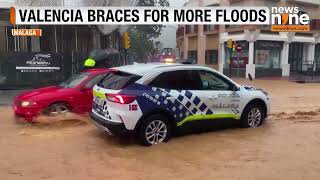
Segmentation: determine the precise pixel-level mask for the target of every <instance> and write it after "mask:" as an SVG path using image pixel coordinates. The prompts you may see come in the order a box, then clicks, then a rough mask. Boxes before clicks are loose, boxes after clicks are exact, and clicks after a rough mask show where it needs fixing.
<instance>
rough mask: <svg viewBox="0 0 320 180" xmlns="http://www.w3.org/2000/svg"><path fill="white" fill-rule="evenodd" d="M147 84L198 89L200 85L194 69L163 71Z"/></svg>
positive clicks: (178, 88)
mask: <svg viewBox="0 0 320 180" xmlns="http://www.w3.org/2000/svg"><path fill="white" fill-rule="evenodd" d="M149 85H150V86H155V87H159V88H164V89H177V90H182V89H189V90H200V89H201V87H202V85H201V81H200V78H199V74H198V73H197V71H194V70H179V71H170V72H165V73H162V74H160V75H158V76H157V77H156V78H155V79H154V80H153V81H152V82H151V83H150V84H149Z"/></svg>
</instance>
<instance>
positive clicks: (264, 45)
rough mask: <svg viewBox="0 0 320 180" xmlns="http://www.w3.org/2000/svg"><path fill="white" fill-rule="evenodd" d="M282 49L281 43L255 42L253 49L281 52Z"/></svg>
mask: <svg viewBox="0 0 320 180" xmlns="http://www.w3.org/2000/svg"><path fill="white" fill-rule="evenodd" d="M282 47H283V42H282V41H257V42H255V49H261V50H281V49H282Z"/></svg>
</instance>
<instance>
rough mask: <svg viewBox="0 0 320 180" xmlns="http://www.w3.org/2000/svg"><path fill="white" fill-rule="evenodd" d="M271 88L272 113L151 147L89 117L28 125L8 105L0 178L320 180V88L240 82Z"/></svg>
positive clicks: (0, 126) (1, 126)
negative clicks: (257, 121)
mask: <svg viewBox="0 0 320 180" xmlns="http://www.w3.org/2000/svg"><path fill="white" fill-rule="evenodd" d="M237 81H238V82H240V83H242V84H247V85H255V86H257V87H261V88H264V89H266V90H267V91H268V92H269V94H270V96H271V99H272V106H271V107H272V110H271V113H272V115H271V116H270V117H269V118H268V119H267V121H266V122H265V124H264V125H263V126H260V127H259V128H254V129H241V128H231V129H224V130H218V131H212V132H208V133H201V134H192V135H187V136H181V137H176V138H173V139H172V140H171V141H169V142H168V143H164V144H160V145H156V146H152V147H143V146H140V145H138V144H137V143H136V142H135V141H134V140H132V139H124V138H117V137H110V136H106V135H105V134H104V133H102V132H100V131H98V130H97V129H96V127H94V126H93V125H92V124H91V123H90V122H88V120H87V119H86V118H84V117H76V116H70V117H65V118H63V119H61V120H57V121H54V122H50V121H49V122H47V123H36V124H25V123H17V122H15V121H14V119H13V115H12V111H11V109H10V108H9V107H5V106H2V107H0V115H1V123H0V132H1V136H0V177H1V179H4V180H19V179H23V180H37V179H53V180H54V179H70V177H72V179H77V180H88V179H117V180H118V179H130V180H132V179H133V180H134V179H181V180H184V179H195V180H196V179H210V180H212V179H246V180H247V179H249V180H250V179H268V180H269V179H315V178H316V177H319V176H320V156H319V152H320V94H319V92H320V84H297V83H290V82H287V81H283V80H277V81H274V80H273V81H271V80H256V81H254V82H249V81H244V80H237Z"/></svg>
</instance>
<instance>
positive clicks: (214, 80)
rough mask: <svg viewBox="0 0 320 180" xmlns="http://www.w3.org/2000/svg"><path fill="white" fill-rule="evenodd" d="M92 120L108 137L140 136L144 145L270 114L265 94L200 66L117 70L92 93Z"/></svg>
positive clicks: (255, 123)
mask: <svg viewBox="0 0 320 180" xmlns="http://www.w3.org/2000/svg"><path fill="white" fill-rule="evenodd" d="M93 95H94V100H93V101H94V102H93V109H92V113H91V119H92V121H93V122H94V124H95V125H96V126H98V127H99V128H102V129H103V130H104V131H106V132H108V133H109V134H119V133H124V132H135V134H136V135H138V137H139V140H140V141H141V143H142V144H144V145H152V144H157V143H161V142H165V141H168V140H169V139H170V137H171V135H172V134H173V132H174V131H176V130H177V129H179V128H182V127H187V126H191V125H192V124H193V123H197V124H202V123H203V124H206V126H207V123H205V122H214V121H216V120H222V119H223V120H230V119H231V120H235V121H238V122H240V124H241V126H242V127H257V126H259V125H261V124H262V122H263V120H264V119H265V118H266V117H267V115H268V114H269V111H270V107H269V104H270V102H269V101H270V100H269V97H268V95H267V93H266V92H264V91H262V90H258V89H256V88H254V87H246V86H241V85H238V84H237V83H235V82H234V81H232V80H231V79H229V78H228V77H226V76H224V75H222V74H220V73H219V72H217V71H215V70H213V69H211V68H208V67H204V66H199V65H183V64H134V65H127V66H121V67H116V68H113V69H112V71H111V73H109V74H108V75H107V76H106V77H105V78H104V79H102V80H101V81H100V82H99V83H98V84H97V85H96V86H95V87H94V89H93Z"/></svg>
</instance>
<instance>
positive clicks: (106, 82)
mask: <svg viewBox="0 0 320 180" xmlns="http://www.w3.org/2000/svg"><path fill="white" fill-rule="evenodd" d="M140 78H141V76H138V75H134V74H129V73H126V72H121V71H116V72H111V73H109V74H108V75H106V77H104V78H103V79H102V80H101V81H100V82H99V83H98V86H100V87H103V88H106V89H115V90H120V89H123V88H126V87H127V86H129V85H131V84H133V83H134V82H136V81H137V80H138V79H140Z"/></svg>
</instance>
